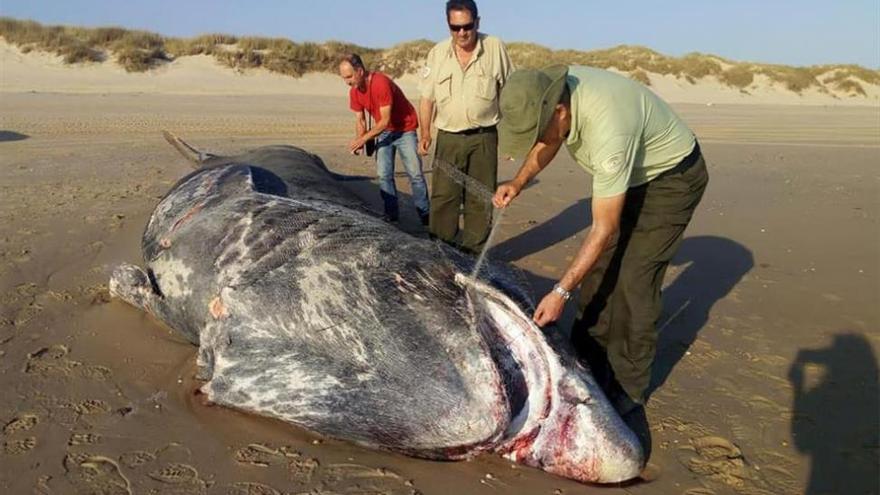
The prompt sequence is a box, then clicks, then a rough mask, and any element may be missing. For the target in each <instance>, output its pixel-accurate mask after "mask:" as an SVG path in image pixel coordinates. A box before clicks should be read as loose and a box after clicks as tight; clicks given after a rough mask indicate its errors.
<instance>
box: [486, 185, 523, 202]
mask: <svg viewBox="0 0 880 495" xmlns="http://www.w3.org/2000/svg"><path fill="white" fill-rule="evenodd" d="M521 189H522V188H521V187H519V186H518V185H517V184H515V183H514V182H505V183H504V184H501V185H500V186H498V189H496V190H495V196H493V197H492V204H493V205H495V208H506V207H507V205H509V204H510V202H511V201H513V198H515V197H517V196H519V192H520V190H521Z"/></svg>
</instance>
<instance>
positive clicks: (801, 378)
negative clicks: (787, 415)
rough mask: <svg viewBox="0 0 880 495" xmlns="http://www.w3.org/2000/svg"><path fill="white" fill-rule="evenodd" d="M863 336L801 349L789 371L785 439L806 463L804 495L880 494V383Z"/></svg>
mask: <svg viewBox="0 0 880 495" xmlns="http://www.w3.org/2000/svg"><path fill="white" fill-rule="evenodd" d="M877 374H878V366H877V358H876V356H875V355H874V351H873V349H872V348H871V344H870V342H868V339H866V338H865V337H864V336H863V335H859V334H856V333H841V334H838V335H835V336H834V340H833V341H832V343H831V345H829V346H828V347H824V348H820V349H801V350H800V351H799V352H798V353H797V356H796V357H795V359H794V362H793V363H792V365H791V368H790V369H789V374H788V377H789V380H790V381H791V384H792V387H793V389H794V400H793V407H792V409H793V410H794V414H793V416H792V419H791V434H792V437H793V439H794V445H795V447H796V448H797V449H798V451H799V452H801V453H804V454H807V455H809V456H810V457H811V458H812V459H811V467H810V476H809V480H808V482H807V489H806V491H805V493H806V494H807V495H819V494H825V493H853V494H855V493H859V494H876V493H880V395H878V394H880V383H878V376H877Z"/></svg>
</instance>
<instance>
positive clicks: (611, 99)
mask: <svg viewBox="0 0 880 495" xmlns="http://www.w3.org/2000/svg"><path fill="white" fill-rule="evenodd" d="M500 103H501V113H502V115H503V118H502V121H501V124H500V125H499V140H500V146H501V152H502V153H503V154H506V155H507V154H509V155H510V156H525V161H524V162H523V164H522V167H521V168H520V170H519V172H518V173H517V175H516V177H515V178H514V179H513V180H512V181H510V182H507V183H505V184H502V185H501V186H499V187H498V189H497V191H496V193H495V197H494V200H493V202H494V203H495V206H497V207H499V208H503V207H506V206H507V205H509V204H510V202H511V201H513V199H514V198H516V197H517V195H518V194H519V193H520V191H521V190H522V189H523V187H524V186H525V185H526V184H527V183H528V182H529V181H530V180H531V179H532V178H534V177H535V175H537V174H538V172H540V171H541V170H543V169H544V167H546V166H547V165H548V164H549V163H550V161H551V160H552V159H553V157H554V156H556V153H557V152H558V151H559V148H561V147H562V145H563V144H565V146H566V147H567V148H568V150H569V153H571V155H572V157H573V158H574V159H575V160H576V161H577V163H578V164H579V165H581V166H582V167H583V168H584V169H586V170H587V172H589V173H590V174H592V176H593V180H592V214H593V224H592V227H591V228H590V231H589V233H588V234H587V237H586V239H584V242H583V244H582V245H581V247H580V249H579V251H578V253H577V255H576V256H575V258H574V260H573V261H572V262H571V264H570V265H569V266H568V268H567V269H566V270H565V273H564V275H563V276H562V278H561V279H560V280H559V283H557V284H556V286H555V287H554V288H553V290H552V291H551V292H550V293H548V294H547V295H546V296H544V298H543V299H542V300H541V302H540V303H539V305H538V308H537V309H536V311H535V315H534V319H535V322H536V323H537V324H538V325H541V326H544V325H547V324H548V323H551V322H553V321H555V320H557V319H558V318H559V316H560V315H561V313H562V310H563V307H564V305H565V302H566V301H567V300H568V299H569V297H570V295H571V292H572V291H574V290H575V288H576V287H577V286H578V285H579V284H581V283H582V282H583V284H582V286H581V291H580V297H579V300H578V318H577V320H576V322H575V324H574V327H573V328H572V340H573V341H574V343H575V346H576V347H577V348H578V350H579V352H580V353H581V355H582V356H583V357H584V358H586V360H587V361H588V362H589V364H590V367H591V368H592V371H593V373H594V375H595V377H596V380H597V381H598V382H599V384H600V385H601V386H602V387H603V389H604V390H605V391H606V393H607V395H608V397H609V399H611V401H612V403H614V404H615V407H617V409H618V412H620V414H621V416H623V417H624V420H627V422H628V423H630V425H631V426H633V424H632V422H631V421H630V420H628V417H627V415H630V414H632V415H635V416H640V418H639V419H637V420H635V421H636V422H637V423H640V424H642V423H643V426H644V427H646V426H647V424H646V421H647V420H646V419H645V418H644V409H643V408H642V405H643V404H644V402H645V400H646V399H647V397H646V391H647V388H648V385H649V382H650V379H651V366H652V363H653V361H654V355H655V352H656V342H657V335H656V331H655V329H654V324H655V322H656V320H657V318H658V317H659V315H660V310H661V302H660V288H661V284H662V283H663V276H664V274H665V273H666V267H667V265H668V264H669V261H670V259H671V258H672V256H673V254H674V253H675V251H676V250H677V249H678V246H679V244H680V242H681V239H682V235H683V234H684V230H685V227H687V225H688V223H689V222H690V219H691V216H692V214H693V212H694V209H695V208H696V207H697V204H698V203H699V202H700V199H701V198H702V196H703V191H704V190H705V188H706V184H707V182H708V178H709V177H708V174H707V171H706V165H705V162H704V161H703V157H702V155H701V153H700V147H699V144H698V143H697V141H696V138H695V137H694V134H693V132H692V131H691V130H690V129H689V128H688V127H687V125H685V123H684V122H683V121H682V120H681V119H680V118H679V117H678V116H677V115H676V114H675V112H673V111H672V109H671V108H670V107H669V106H668V105H667V104H666V103H665V102H663V101H662V100H661V99H660V98H659V97H657V96H656V95H655V94H654V93H653V92H651V91H650V90H649V89H647V88H645V87H644V86H642V85H641V84H639V83H637V82H634V81H631V80H629V79H627V78H625V77H623V76H620V75H617V74H614V73H611V72H607V71H604V70H599V69H594V68H589V67H578V66H572V67H565V66H553V67H549V68H546V69H544V70H524V71H518V72H515V73H514V74H512V75H511V77H510V79H509V81H508V83H507V86H505V88H504V90H503V91H502V93H501V102H500ZM630 419H631V418H630ZM634 429H635V430H636V433H637V434H639V436H640V437H642V440H643V443H645V441H647V445H646V446H645V447H646V449H645V450H646V453H647V452H649V450H650V435H649V433H648V432H647V429H646V428H645V431H639V428H634ZM646 435H647V437H646Z"/></svg>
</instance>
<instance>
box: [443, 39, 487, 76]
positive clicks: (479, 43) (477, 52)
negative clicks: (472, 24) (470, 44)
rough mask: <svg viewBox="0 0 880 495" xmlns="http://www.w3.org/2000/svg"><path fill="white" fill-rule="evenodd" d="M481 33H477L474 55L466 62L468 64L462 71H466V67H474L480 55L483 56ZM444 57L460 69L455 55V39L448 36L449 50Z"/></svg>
mask: <svg viewBox="0 0 880 495" xmlns="http://www.w3.org/2000/svg"><path fill="white" fill-rule="evenodd" d="M483 36H484V35H483V33H480V32H477V46H476V47H475V48H474V55H473V56H472V57H471V59H470V60H469V61H468V64H467V65H466V66H465V68H464V69H462V70H463V71H465V70H467V69H468V67H470V66H472V65H474V62H476V61H477V59H478V58H480V55H482V54H483ZM446 56H447V57H449V58H451V59H452V60H454V61H455V63H456V64H457V65H458V66H459V67H461V64H460V63H459V62H458V56H457V55H456V54H455V37H454V36H451V35H450V36H449V50H448V51H447V52H446Z"/></svg>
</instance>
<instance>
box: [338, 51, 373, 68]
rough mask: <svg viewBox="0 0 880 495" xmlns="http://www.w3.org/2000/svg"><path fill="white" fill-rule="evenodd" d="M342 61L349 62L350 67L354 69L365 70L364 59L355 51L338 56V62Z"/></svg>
mask: <svg viewBox="0 0 880 495" xmlns="http://www.w3.org/2000/svg"><path fill="white" fill-rule="evenodd" d="M342 62H348V63H349V64H351V68H352V69H355V70H357V69H363V70H367V68H366V66H364V61H363V60H362V59H361V56H360V55H358V54H357V53H346V54H345V55H343V56H341V57H339V63H340V64H341V63H342Z"/></svg>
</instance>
